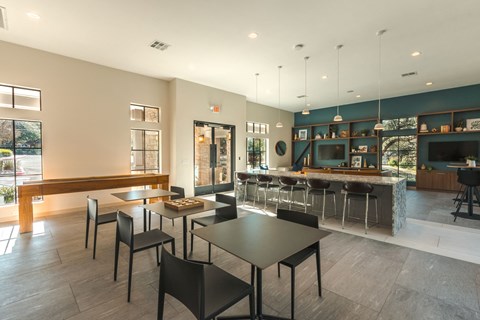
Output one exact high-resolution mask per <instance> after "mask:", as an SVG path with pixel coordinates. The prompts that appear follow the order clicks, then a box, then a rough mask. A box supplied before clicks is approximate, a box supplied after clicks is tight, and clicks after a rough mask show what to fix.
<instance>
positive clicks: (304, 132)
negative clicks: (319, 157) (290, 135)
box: [298, 129, 308, 140]
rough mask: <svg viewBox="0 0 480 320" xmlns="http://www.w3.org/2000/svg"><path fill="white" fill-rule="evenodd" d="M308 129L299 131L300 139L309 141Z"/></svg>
mask: <svg viewBox="0 0 480 320" xmlns="http://www.w3.org/2000/svg"><path fill="white" fill-rule="evenodd" d="M307 132H308V131H307V129H302V130H298V139H300V140H307Z"/></svg>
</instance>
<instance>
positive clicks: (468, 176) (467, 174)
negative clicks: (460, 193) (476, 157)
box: [457, 170, 480, 186]
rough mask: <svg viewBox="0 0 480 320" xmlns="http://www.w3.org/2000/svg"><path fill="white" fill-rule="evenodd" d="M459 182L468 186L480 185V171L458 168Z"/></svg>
mask: <svg viewBox="0 0 480 320" xmlns="http://www.w3.org/2000/svg"><path fill="white" fill-rule="evenodd" d="M457 175H458V182H459V183H461V184H464V185H466V186H480V171H477V170H458V171H457Z"/></svg>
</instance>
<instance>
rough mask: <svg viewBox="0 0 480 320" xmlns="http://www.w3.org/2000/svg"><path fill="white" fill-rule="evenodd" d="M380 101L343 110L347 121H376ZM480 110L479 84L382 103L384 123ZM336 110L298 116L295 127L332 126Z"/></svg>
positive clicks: (358, 104) (318, 110)
mask: <svg viewBox="0 0 480 320" xmlns="http://www.w3.org/2000/svg"><path fill="white" fill-rule="evenodd" d="M377 107H378V101H377V100H374V101H366V102H360V103H354V104H347V105H343V106H340V114H341V115H342V117H343V120H344V121H351V120H359V119H367V118H376V117H377V112H378V109H377ZM470 108H480V84H476V85H472V86H467V87H460V88H453V89H446V90H439V91H432V92H427V93H419V94H413V95H409V96H402V97H396V98H390V99H382V113H381V118H382V119H394V118H400V117H411V116H416V115H418V114H420V113H426V112H435V111H446V110H456V109H470ZM336 114H337V108H336V106H332V107H329V108H323V109H316V110H310V115H302V113H301V112H296V113H295V126H303V125H310V124H315V123H324V122H333V117H334V116H335V115H336Z"/></svg>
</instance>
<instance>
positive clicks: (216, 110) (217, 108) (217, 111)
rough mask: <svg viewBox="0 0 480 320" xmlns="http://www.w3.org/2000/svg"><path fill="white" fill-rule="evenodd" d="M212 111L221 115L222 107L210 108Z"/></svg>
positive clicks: (214, 106)
mask: <svg viewBox="0 0 480 320" xmlns="http://www.w3.org/2000/svg"><path fill="white" fill-rule="evenodd" d="M210 111H212V112H213V113H220V106H218V105H213V106H210Z"/></svg>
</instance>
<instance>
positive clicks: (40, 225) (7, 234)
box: [0, 220, 45, 256]
mask: <svg viewBox="0 0 480 320" xmlns="http://www.w3.org/2000/svg"><path fill="white" fill-rule="evenodd" d="M44 234H45V221H43V220H42V221H37V222H34V223H33V232H32V234H31V236H32V237H38V236H42V235H44ZM19 237H20V226H19V225H18V224H16V225H11V226H4V227H0V256H3V255H5V254H9V253H12V252H13V248H14V247H15V243H16V242H17V239H18V238H19Z"/></svg>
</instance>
